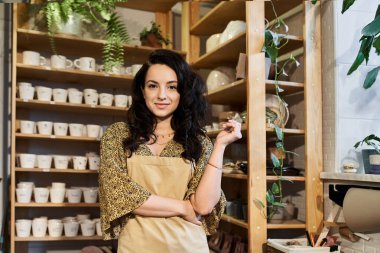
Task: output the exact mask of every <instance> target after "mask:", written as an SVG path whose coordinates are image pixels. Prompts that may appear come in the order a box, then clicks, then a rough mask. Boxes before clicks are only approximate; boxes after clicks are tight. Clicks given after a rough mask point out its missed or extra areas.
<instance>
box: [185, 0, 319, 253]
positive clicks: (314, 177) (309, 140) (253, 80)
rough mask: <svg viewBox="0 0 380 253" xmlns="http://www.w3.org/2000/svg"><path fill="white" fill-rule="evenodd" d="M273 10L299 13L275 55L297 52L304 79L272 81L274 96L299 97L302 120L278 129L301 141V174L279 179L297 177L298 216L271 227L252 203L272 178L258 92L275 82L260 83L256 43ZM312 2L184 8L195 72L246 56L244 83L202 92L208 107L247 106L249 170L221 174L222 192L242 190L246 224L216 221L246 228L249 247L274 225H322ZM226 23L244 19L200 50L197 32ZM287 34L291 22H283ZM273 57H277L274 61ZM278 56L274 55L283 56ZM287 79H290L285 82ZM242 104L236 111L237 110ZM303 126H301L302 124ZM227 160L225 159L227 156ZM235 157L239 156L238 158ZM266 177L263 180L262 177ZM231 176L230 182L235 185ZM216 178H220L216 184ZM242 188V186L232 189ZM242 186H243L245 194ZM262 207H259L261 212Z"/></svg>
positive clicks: (268, 134) (258, 247)
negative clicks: (295, 28) (301, 196)
mask: <svg viewBox="0 0 380 253" xmlns="http://www.w3.org/2000/svg"><path fill="white" fill-rule="evenodd" d="M272 2H273V4H274V8H275V10H276V12H277V14H278V16H280V15H284V16H283V17H284V18H286V17H290V16H294V15H295V13H298V14H299V15H298V16H299V17H300V21H299V24H302V25H301V27H302V26H303V28H304V29H303V35H301V36H298V35H286V36H285V38H287V39H288V41H287V44H286V45H284V46H283V47H282V48H281V49H280V51H279V55H280V56H281V57H282V58H284V56H285V55H288V54H289V53H291V52H300V53H302V54H303V59H304V63H303V68H304V76H303V81H302V82H293V81H280V82H278V85H279V86H280V87H281V88H282V89H283V90H284V92H283V93H282V94H281V95H282V96H283V97H284V99H285V101H286V99H287V96H288V95H297V96H303V102H304V104H305V106H304V112H303V113H302V115H303V117H304V124H302V128H303V129H298V128H300V127H298V125H297V126H292V125H291V124H290V125H289V126H288V125H287V126H286V127H285V128H283V132H284V134H285V136H286V138H288V139H287V141H286V142H287V143H289V142H292V140H293V139H292V138H289V137H292V136H298V137H297V138H296V139H294V140H295V141H297V142H298V141H299V139H300V138H303V140H304V148H305V154H304V160H305V161H304V163H305V165H306V167H305V173H304V176H286V177H284V180H286V181H293V182H297V183H298V185H301V187H304V190H305V207H306V215H305V221H300V220H286V221H284V222H283V223H281V224H273V223H270V222H268V221H267V219H266V218H265V216H263V215H262V210H260V209H259V208H258V207H257V206H256V205H255V203H254V200H261V201H262V202H264V203H265V200H266V191H267V187H268V186H269V185H270V184H271V183H272V182H273V181H275V180H278V178H279V177H278V176H267V175H266V167H267V166H266V165H267V160H268V159H267V157H266V153H267V152H266V151H265V150H266V143H267V141H268V140H271V141H272V140H273V138H272V137H273V136H274V135H275V131H274V129H273V128H268V127H267V125H266V117H265V94H274V93H275V83H274V81H272V80H265V78H264V76H265V75H264V73H265V63H264V53H263V52H262V47H263V44H264V32H265V22H266V21H265V20H268V21H269V22H271V21H272V20H273V19H274V15H273V6H272ZM319 8H320V6H319V4H316V5H312V4H311V3H310V2H308V1H302V0H296V1H285V0H279V1H221V2H220V3H218V4H216V5H215V7H214V8H212V9H211V10H210V11H209V12H208V13H207V14H206V15H204V16H203V17H202V18H200V17H199V4H198V3H196V2H194V3H190V4H189V7H188V16H189V17H188V19H189V21H190V24H189V27H188V35H187V37H183V38H182V39H183V40H184V39H185V40H186V41H189V45H188V48H189V50H188V51H189V55H190V59H189V61H190V63H191V64H192V66H193V67H194V68H196V69H209V70H210V69H214V68H216V67H219V66H228V67H232V68H235V67H236V64H237V62H238V57H239V54H240V53H245V54H246V55H247V66H246V72H247V77H246V79H244V80H238V81H235V82H233V83H230V84H227V85H223V86H220V87H218V88H217V89H214V90H209V91H208V94H207V97H208V100H209V102H210V103H211V104H218V105H227V106H234V107H236V108H240V110H244V109H246V110H247V122H246V124H245V125H243V126H242V133H243V139H244V140H243V141H242V140H240V141H239V145H241V144H242V143H244V141H245V142H246V145H247V146H246V148H247V152H246V153H247V159H246V160H247V161H248V168H249V169H248V173H247V175H243V174H223V181H225V184H223V185H224V186H222V187H226V188H225V189H224V190H225V192H226V191H227V192H228V190H229V189H230V190H231V192H233V193H235V195H236V192H237V191H241V192H240V194H238V195H245V196H246V198H245V199H248V200H249V201H248V222H245V221H241V220H238V219H235V218H233V217H230V216H227V215H223V217H222V220H223V221H224V222H227V223H230V224H232V225H235V226H237V227H242V228H246V229H247V239H248V252H249V253H262V252H265V247H264V246H263V245H264V244H265V243H266V241H267V237H268V232H269V230H278V229H283V230H287V229H307V230H309V231H312V232H313V233H314V232H317V230H318V228H319V227H321V225H322V223H323V210H321V209H320V208H318V206H320V203H318V202H317V201H318V200H320V199H323V189H322V182H321V181H320V180H319V172H321V171H322V149H321V147H322V138H321V136H322V117H321V115H322V114H321V113H322V109H321V108H322V106H321V105H322V101H321V100H322V99H321V75H320V73H321V71H320V70H321V68H320V67H321V58H320V17H319V13H320V12H319ZM232 20H243V21H245V22H246V24H247V26H246V32H243V33H241V34H239V35H237V36H235V37H234V38H232V39H230V40H228V41H226V42H224V43H223V44H220V45H219V46H217V47H216V48H214V49H213V50H212V51H210V52H208V53H202V52H201V48H203V47H201V46H200V44H199V43H200V41H201V40H200V38H199V36H205V35H206V36H210V35H213V34H216V33H222V32H223V30H224V29H225V27H226V26H227V24H228V23H229V22H230V21H232ZM290 31H291V27H290ZM281 57H280V58H281ZM282 58H281V59H282ZM290 80H292V79H290ZM242 108H243V109H242ZM303 125H304V127H303ZM218 133H219V131H209V132H207V135H208V136H209V137H211V138H214V137H216V136H217V134H218ZM229 158H231V157H229ZM240 159H241V158H240ZM264 178H265V179H266V180H263V179H264ZM233 180H238V181H236V184H234V183H233V182H234V181H233ZM223 181H222V183H223ZM238 185H239V186H241V185H243V186H242V188H239V187H238ZM244 185H247V190H246V191H244V188H243V187H244ZM265 211H266V210H264V212H265Z"/></svg>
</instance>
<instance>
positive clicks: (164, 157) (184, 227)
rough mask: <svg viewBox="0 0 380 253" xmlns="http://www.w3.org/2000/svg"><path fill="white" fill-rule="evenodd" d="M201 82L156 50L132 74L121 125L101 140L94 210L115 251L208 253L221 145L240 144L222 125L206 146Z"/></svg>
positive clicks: (218, 205)
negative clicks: (129, 98) (97, 210)
mask: <svg viewBox="0 0 380 253" xmlns="http://www.w3.org/2000/svg"><path fill="white" fill-rule="evenodd" d="M205 89H206V88H205V84H204V83H203V82H202V80H201V78H200V77H199V76H198V75H197V74H195V73H194V72H193V71H192V70H191V68H190V67H189V65H188V64H187V63H186V62H185V61H184V59H183V58H182V57H181V56H180V55H179V54H177V53H174V52H172V51H169V50H157V51H155V52H153V53H151V54H150V56H149V60H148V62H147V63H145V64H144V65H143V66H142V68H141V69H140V71H139V72H138V73H137V74H136V76H135V79H134V85H133V94H132V98H133V102H132V106H131V108H130V109H129V110H128V114H127V120H126V122H119V123H115V124H113V125H112V126H110V127H109V128H108V129H107V131H106V133H105V134H104V136H103V138H102V141H101V151H100V152H101V166H100V172H99V186H100V211H101V223H102V231H103V235H104V237H105V239H111V238H117V237H118V238H119V242H118V252H121V253H123V252H139V253H141V252H176V253H178V252H181V253H183V252H189V253H190V252H191V253H198V252H199V253H203V252H205V253H206V252H207V253H208V252H209V251H208V246H207V240H206V235H208V234H211V233H214V232H215V231H216V227H217V225H218V222H219V220H220V217H221V215H222V213H223V210H224V203H225V197H224V195H223V192H222V191H221V186H220V184H221V175H222V163H223V153H224V149H225V147H226V146H227V145H228V144H229V143H231V142H233V141H235V140H237V139H239V138H241V133H240V129H241V126H240V124H239V123H237V122H236V121H229V122H227V123H225V124H224V126H223V129H224V130H223V131H221V133H220V134H219V135H218V136H217V137H216V141H215V144H214V146H213V145H212V143H211V141H210V139H209V138H208V137H207V136H206V135H205V133H204V131H203V130H202V127H201V121H202V120H203V118H204V116H205V111H206V101H205V98H204V96H203V94H204V93H205V91H206V90H205Z"/></svg>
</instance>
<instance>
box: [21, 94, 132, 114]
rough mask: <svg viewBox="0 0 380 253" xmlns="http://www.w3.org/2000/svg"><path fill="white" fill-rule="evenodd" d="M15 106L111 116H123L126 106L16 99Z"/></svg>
mask: <svg viewBox="0 0 380 253" xmlns="http://www.w3.org/2000/svg"><path fill="white" fill-rule="evenodd" d="M16 107H17V108H26V109H36V110H47V111H59V112H73V111H75V113H86V114H98V115H99V114H101V115H112V116H124V115H126V113H127V108H121V107H116V106H101V105H95V106H91V105H87V104H70V103H60V102H54V101H50V102H46V101H39V100H35V99H34V100H23V99H20V98H17V99H16Z"/></svg>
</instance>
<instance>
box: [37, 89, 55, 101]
mask: <svg viewBox="0 0 380 253" xmlns="http://www.w3.org/2000/svg"><path fill="white" fill-rule="evenodd" d="M36 90H37V99H38V100H39V101H51V96H52V94H53V89H52V88H49V87H44V86H36Z"/></svg>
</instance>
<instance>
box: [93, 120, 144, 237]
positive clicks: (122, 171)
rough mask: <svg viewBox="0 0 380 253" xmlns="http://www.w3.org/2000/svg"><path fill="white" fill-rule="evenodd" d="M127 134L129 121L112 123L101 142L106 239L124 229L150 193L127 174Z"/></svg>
mask: <svg viewBox="0 0 380 253" xmlns="http://www.w3.org/2000/svg"><path fill="white" fill-rule="evenodd" d="M127 137H128V127H127V125H126V123H123V122H118V123H115V124H113V125H111V126H110V127H109V128H108V129H107V131H106V132H105V134H104V135H103V137H102V140H101V143H100V169H99V202H100V219H101V227H102V232H103V236H104V239H105V240H109V239H114V238H117V237H118V235H119V234H120V232H121V230H122V228H123V227H124V226H125V224H126V223H127V222H128V220H129V218H130V217H131V216H132V215H133V214H132V211H133V210H135V209H136V208H138V207H139V206H141V205H142V204H143V203H144V202H145V201H146V200H147V199H148V198H149V196H150V195H151V194H150V193H149V192H148V191H147V190H146V189H145V188H143V187H142V186H141V185H139V184H137V183H136V182H134V181H133V180H131V178H130V177H129V176H128V173H127V169H126V154H125V152H124V149H123V140H124V139H125V138H127Z"/></svg>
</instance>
